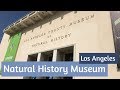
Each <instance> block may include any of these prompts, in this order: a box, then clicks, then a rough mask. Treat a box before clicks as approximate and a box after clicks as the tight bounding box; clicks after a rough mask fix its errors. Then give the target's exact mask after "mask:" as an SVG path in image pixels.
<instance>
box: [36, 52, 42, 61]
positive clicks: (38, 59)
mask: <svg viewBox="0 0 120 90" xmlns="http://www.w3.org/2000/svg"><path fill="white" fill-rule="evenodd" d="M40 58H41V53H38V56H37V62H39V61H40Z"/></svg>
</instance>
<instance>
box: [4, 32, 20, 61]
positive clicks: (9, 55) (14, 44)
mask: <svg viewBox="0 0 120 90" xmlns="http://www.w3.org/2000/svg"><path fill="white" fill-rule="evenodd" d="M21 35H22V34H21V33H18V34H15V35H13V36H11V37H10V43H9V46H8V48H7V52H6V55H5V58H4V62H12V61H15V57H16V53H17V50H18V46H19V43H20V39H21Z"/></svg>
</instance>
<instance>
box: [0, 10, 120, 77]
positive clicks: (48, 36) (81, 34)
mask: <svg viewBox="0 0 120 90" xmlns="http://www.w3.org/2000/svg"><path fill="white" fill-rule="evenodd" d="M60 16H62V17H60ZM82 18H84V21H81V20H83V19H82ZM71 23H72V24H71ZM58 28H59V29H58ZM55 29H56V30H55ZM52 30H53V31H52ZM35 36H36V37H35ZM59 36H60V38H59ZM32 37H34V38H32ZM63 37H64V38H63ZM65 37H66V38H65ZM56 38H57V40H56ZM53 39H54V40H53ZM6 41H7V38H6ZM4 42H5V41H4ZM41 42H42V44H41ZM5 43H6V46H7V45H8V44H7V42H5ZM43 43H44V44H43ZM70 45H74V61H78V60H79V53H93V52H94V53H113V52H115V49H114V42H113V34H112V27H111V20H110V12H109V11H99V12H98V11H85V12H84V11H78V12H77V13H74V12H68V13H66V14H65V13H64V14H63V13H62V14H61V13H58V14H56V15H55V16H53V17H52V18H49V19H47V18H46V20H44V21H42V22H41V23H39V24H36V25H34V26H33V27H30V28H28V29H27V30H24V31H23V34H22V38H21V41H20V45H19V49H18V52H17V56H16V61H27V57H28V55H30V54H34V53H38V52H44V51H49V50H55V49H58V48H61V47H67V46H70ZM4 49H6V47H5V46H4V48H3V50H4ZM2 55H3V56H4V53H2ZM1 60H2V59H1ZM108 75H109V76H108V77H74V78H76V79H77V78H83V79H85V78H120V72H117V69H116V65H109V73H108ZM16 78H17V77H16ZM21 78H22V77H21Z"/></svg>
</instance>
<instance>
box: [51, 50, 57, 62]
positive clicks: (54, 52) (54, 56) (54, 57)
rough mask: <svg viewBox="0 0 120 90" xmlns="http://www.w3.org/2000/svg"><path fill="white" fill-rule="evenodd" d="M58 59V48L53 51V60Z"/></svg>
mask: <svg viewBox="0 0 120 90" xmlns="http://www.w3.org/2000/svg"><path fill="white" fill-rule="evenodd" d="M56 60H57V49H56V50H54V51H53V58H52V61H53V62H56Z"/></svg>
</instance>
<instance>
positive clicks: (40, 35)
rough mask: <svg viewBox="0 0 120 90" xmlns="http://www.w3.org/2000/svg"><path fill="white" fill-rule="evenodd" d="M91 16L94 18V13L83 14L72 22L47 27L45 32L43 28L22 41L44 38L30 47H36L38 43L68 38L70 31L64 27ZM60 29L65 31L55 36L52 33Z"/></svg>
mask: <svg viewBox="0 0 120 90" xmlns="http://www.w3.org/2000/svg"><path fill="white" fill-rule="evenodd" d="M92 18H94V14H90V15H87V16H84V17H80V18H79V19H78V20H75V21H73V22H68V23H66V24H65V25H62V26H59V27H57V28H54V29H52V30H49V28H48V31H47V32H46V31H45V30H44V31H43V32H40V33H38V35H35V36H32V37H29V38H26V39H25V40H24V43H27V42H30V41H31V42H32V40H35V39H39V38H45V40H44V41H40V42H37V43H35V44H33V45H32V47H35V48H37V46H40V45H44V44H47V43H52V42H57V41H59V40H64V39H68V38H70V37H71V35H72V33H71V32H70V31H69V29H65V28H67V27H71V26H73V25H74V24H80V23H83V22H86V21H88V20H90V19H92ZM65 30H66V31H65ZM60 31H62V32H67V33H64V34H62V35H59V36H57V37H55V36H54V34H55V33H59V32H60Z"/></svg>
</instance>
